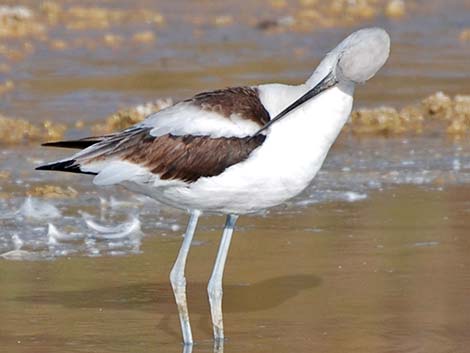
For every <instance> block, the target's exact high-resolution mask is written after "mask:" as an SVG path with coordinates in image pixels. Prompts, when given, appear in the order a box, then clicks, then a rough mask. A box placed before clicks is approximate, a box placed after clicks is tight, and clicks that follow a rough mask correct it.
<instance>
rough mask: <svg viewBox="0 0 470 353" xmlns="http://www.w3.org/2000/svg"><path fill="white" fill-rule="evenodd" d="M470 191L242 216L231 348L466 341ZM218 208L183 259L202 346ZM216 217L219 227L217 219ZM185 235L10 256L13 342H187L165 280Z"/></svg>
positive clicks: (447, 348) (7, 285)
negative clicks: (93, 251)
mask: <svg viewBox="0 0 470 353" xmlns="http://www.w3.org/2000/svg"><path fill="white" fill-rule="evenodd" d="M469 200H470V188H469V187H468V186H454V187H445V188H443V190H441V191H436V190H430V189H425V188H420V187H415V186H400V187H395V188H392V189H390V190H387V191H383V192H380V191H376V192H374V193H372V194H371V195H370V197H369V198H368V199H366V200H363V201H358V202H355V203H349V202H329V203H325V204H321V205H316V206H312V207H309V208H307V209H303V210H302V212H294V213H291V214H284V215H268V216H266V217H244V218H241V220H240V225H239V228H240V230H239V231H238V232H237V233H236V236H235V238H234V242H233V246H232V248H231V250H230V254H229V259H228V264H227V268H226V275H225V287H224V295H225V297H224V313H225V321H226V331H227V337H228V338H227V341H226V343H225V350H224V351H225V352H247V351H249V352H287V351H296V352H312V351H320V352H344V351H350V352H464V351H466V347H468V345H469V344H470V338H469V336H468V330H469V329H470V317H469V315H468V313H469V312H470V301H469V300H468V293H469V290H470V272H469V266H470V262H469V257H468V253H469V251H470V242H469V241H468V234H470V224H469V222H468V219H469V216H470V201H469ZM222 222H223V219H222V218H221V217H208V218H204V219H203V221H202V226H201V227H200V228H201V229H202V230H200V231H199V232H198V234H197V236H196V239H197V240H198V241H199V242H202V243H198V244H197V246H193V248H192V250H191V253H190V257H189V267H188V273H187V277H188V290H189V308H190V312H191V318H192V322H193V330H194V335H195V337H196V342H197V345H196V346H195V347H194V352H211V351H212V343H211V327H210V325H209V323H210V319H209V311H208V310H209V309H208V304H207V300H206V290H205V286H206V282H207V279H208V276H209V273H210V268H211V266H212V261H213V259H212V258H213V257H214V256H215V252H216V246H217V241H218V237H219V233H220V229H212V230H208V229H207V228H206V226H209V227H212V225H215V224H217V225H221V224H222ZM219 228H220V227H219ZM179 243H180V238H179V237H171V238H166V237H162V236H161V235H159V234H158V232H156V234H154V235H153V236H150V237H148V238H146V239H145V240H144V243H143V248H142V250H143V253H142V254H140V255H135V256H127V257H103V258H80V257H70V258H60V259H57V260H56V261H54V262H48V261H46V262H44V261H43V262H28V261H26V262H2V264H1V267H0V278H2V291H1V292H0V311H1V316H2V322H3V323H4V324H2V326H1V329H0V342H1V345H2V347H3V349H5V351H8V352H12V353H14V352H33V351H34V352H51V353H53V352H63V351H64V350H65V351H67V352H129V351H132V352H150V351H151V352H154V351H155V352H162V351H163V352H180V351H182V346H181V345H180V333H179V324H178V321H177V315H176V308H175V305H174V303H173V298H172V293H171V289H170V286H169V283H168V272H169V269H170V267H171V265H172V262H173V260H174V258H175V255H176V253H177V250H178V247H179Z"/></svg>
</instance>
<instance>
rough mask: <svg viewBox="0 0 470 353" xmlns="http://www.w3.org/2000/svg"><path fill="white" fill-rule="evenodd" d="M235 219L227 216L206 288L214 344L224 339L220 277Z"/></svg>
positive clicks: (233, 216) (234, 216)
mask: <svg viewBox="0 0 470 353" xmlns="http://www.w3.org/2000/svg"><path fill="white" fill-rule="evenodd" d="M237 218H238V215H233V214H230V215H228V216H227V221H226V223H225V227H224V233H223V234H222V240H221V241H220V245H219V250H218V252H217V258H216V260H215V265H214V269H213V270H212V275H211V278H210V280H209V284H208V286H207V293H208V294H209V304H210V307H211V316H212V326H213V329H214V339H215V340H216V343H217V342H220V343H222V341H223V339H224V323H223V320H222V277H223V274H224V267H225V260H226V259H227V253H228V249H229V247H230V240H231V239H232V234H233V229H234V228H235V222H236V221H237Z"/></svg>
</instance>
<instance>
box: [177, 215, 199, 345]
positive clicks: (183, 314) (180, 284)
mask: <svg viewBox="0 0 470 353" xmlns="http://www.w3.org/2000/svg"><path fill="white" fill-rule="evenodd" d="M200 215H201V212H200V211H197V210H196V211H192V212H191V216H190V218H189V222H188V227H187V228H186V233H185V234H184V239H183V243H182V245H181V249H180V251H179V253H178V257H177V258H176V261H175V264H174V265H173V268H172V269H171V272H170V281H171V286H172V288H173V294H174V295H175V300H176V304H177V306H178V313H179V318H180V323H181V331H182V333H183V342H184V344H185V345H192V344H193V335H192V333H191V325H190V323H189V312H188V304H187V302H186V278H185V277H184V269H185V266H186V258H187V257H188V253H189V248H190V247H191V242H192V240H193V236H194V232H195V231H196V226H197V221H198V219H199V216H200Z"/></svg>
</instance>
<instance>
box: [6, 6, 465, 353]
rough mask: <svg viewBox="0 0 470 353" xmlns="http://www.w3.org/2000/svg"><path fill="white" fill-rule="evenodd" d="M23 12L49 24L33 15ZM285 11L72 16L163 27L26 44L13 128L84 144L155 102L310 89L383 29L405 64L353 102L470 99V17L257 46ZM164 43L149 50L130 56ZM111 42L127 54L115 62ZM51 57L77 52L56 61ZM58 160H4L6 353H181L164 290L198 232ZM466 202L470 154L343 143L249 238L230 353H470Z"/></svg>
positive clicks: (206, 252)
mask: <svg viewBox="0 0 470 353" xmlns="http://www.w3.org/2000/svg"><path fill="white" fill-rule="evenodd" d="M307 2H308V1H305V3H307ZM6 3H10V4H16V2H13V1H6ZM22 3H23V4H25V5H26V6H30V7H31V8H33V9H35V11H36V10H37V2H35V1H23V2H22ZM282 3H283V2H282V1H254V2H250V4H249V5H244V6H241V5H240V4H245V2H235V1H226V2H220V3H218V4H217V6H215V5H214V4H213V3H211V4H209V3H208V2H205V1H198V2H193V1H186V0H185V1H179V2H153V1H145V0H140V1H135V2H132V3H131V2H129V1H124V0H120V1H116V2H113V3H112V4H111V2H102V3H101V2H99V3H98V2H94V1H87V2H86V3H83V2H75V1H68V2H67V4H63V5H64V6H65V7H67V6H69V5H70V6H73V5H75V6H76V5H77V4H78V5H83V4H84V5H86V6H88V5H89V6H98V5H99V6H104V7H108V8H113V7H115V8H120V9H124V10H126V11H127V10H129V11H134V10H135V9H138V8H147V9H150V10H152V11H159V12H160V13H161V14H162V15H163V16H164V19H165V22H164V24H163V25H152V26H153V27H151V26H150V25H146V24H142V23H139V22H135V21H134V22H132V21H131V22H129V23H126V24H125V25H122V26H114V27H113V26H111V27H109V28H106V29H104V30H102V29H96V28H86V29H84V30H79V31H75V32H74V31H73V30H69V29H67V23H60V24H59V25H57V26H55V27H53V29H52V30H51V31H49V32H48V38H46V39H41V40H38V41H34V40H30V39H27V41H30V42H31V43H32V45H33V47H34V50H32V51H31V53H30V54H28V55H27V56H25V57H24V58H23V59H21V60H20V59H15V58H14V59H8V60H6V62H7V64H8V66H9V67H10V70H6V71H5V70H4V69H2V70H0V71H1V72H0V80H2V81H3V80H5V79H9V80H12V82H13V83H14V88H13V89H12V90H11V91H8V92H7V93H4V94H3V95H2V96H1V100H0V113H2V114H6V115H9V116H11V117H21V118H25V119H28V120H31V121H43V120H44V119H50V120H52V121H54V122H65V123H67V124H68V125H69V126H74V123H75V121H77V120H82V121H84V125H85V127H84V128H78V127H77V128H76V129H75V128H74V129H71V130H69V131H68V132H67V136H83V135H84V134H86V133H87V129H88V128H87V126H88V125H89V124H92V123H96V122H98V121H101V119H102V118H103V117H105V116H106V115H108V114H110V113H112V112H115V111H116V110H117V109H119V108H122V107H127V106H130V105H134V104H139V103H143V102H146V101H151V100H154V99H156V98H164V97H172V98H173V99H180V98H184V97H187V96H190V95H191V94H193V93H195V92H197V91H201V90H204V89H211V88H219V87H224V86H230V85H241V84H254V83H259V82H273V81H274V82H287V83H296V82H300V81H302V80H304V79H305V78H306V77H307V76H308V75H309V74H310V71H311V69H312V68H313V67H314V66H315V65H316V64H317V63H318V61H319V60H320V59H321V56H322V55H323V53H324V52H325V51H327V50H328V49H330V48H331V47H332V46H333V45H334V44H335V43H336V42H337V41H339V40H340V39H341V38H343V37H344V36H345V35H346V34H347V33H349V32H350V31H351V30H352V27H360V26H365V25H379V26H383V27H385V28H386V29H387V30H388V31H389V32H390V34H391V36H392V41H393V47H392V55H391V58H390V61H389V63H388V64H387V66H386V67H385V68H384V70H382V71H381V72H380V74H379V75H378V76H377V77H376V78H374V80H372V81H371V82H370V83H368V84H367V85H365V86H362V87H359V88H358V90H357V105H359V106H367V107H371V106H379V105H382V104H389V105H393V106H397V107H402V106H404V105H405V104H408V103H416V102H418V101H419V100H420V99H422V98H423V97H425V96H427V95H428V94H430V93H433V92H435V91H438V90H443V91H445V92H446V93H448V94H450V95H453V94H457V93H459V94H469V93H470V91H469V89H470V87H469V85H468V78H469V69H468V58H469V56H470V44H469V43H470V42H469V41H468V40H462V39H461V38H460V33H461V31H462V30H464V29H465V28H468V27H470V17H469V14H470V11H469V9H470V4H469V3H468V1H446V2H441V1H407V2H406V4H407V11H406V13H405V15H404V16H403V17H401V18H399V19H390V18H388V17H386V16H384V15H383V14H382V15H377V16H375V17H373V18H370V19H367V20H362V21H358V22H357V23H355V25H354V26H351V25H345V26H342V25H341V23H340V22H341V21H336V22H335V23H334V26H333V27H328V26H324V27H314V28H313V27H312V28H311V30H309V31H305V30H301V31H297V30H295V28H293V29H286V30H279V31H278V29H275V30H274V31H263V30H259V29H257V28H256V27H257V23H258V22H259V21H261V20H266V19H268V20H269V19H278V18H283V16H290V15H292V16H294V15H295V14H296V13H297V12H296V11H297V10H290V9H291V6H292V7H295V6H297V8H298V3H297V2H295V1H288V2H286V3H287V4H288V5H289V6H288V7H287V8H286V7H282V6H281V7H279V5H276V4H281V5H282ZM378 3H379V2H378ZM35 6H36V7H35ZM276 6H278V7H276ZM188 14H190V15H188ZM235 14H237V15H235ZM224 16H225V17H224ZM227 16H229V17H228V18H229V20H227ZM230 16H231V17H230ZM294 17H295V16H294ZM230 18H231V20H230ZM213 19H218V21H219V24H214V21H213ZM295 19H297V17H295ZM224 21H225V22H224ZM227 21H228V23H226V22H227ZM149 26H150V27H149ZM149 28H151V29H152V31H153V32H154V33H155V36H156V38H155V39H154V40H149V41H144V42H143V43H137V42H135V41H133V40H132V39H131V38H133V35H135V33H139V32H140V31H143V30H148V29H149ZM106 33H108V34H109V33H111V34H113V35H119V36H122V38H123V39H122V40H123V44H121V45H117V46H109V45H105V44H103V43H104V42H103V35H105V34H106ZM50 40H64V41H65V42H66V44H67V46H66V47H65V48H64V49H60V48H55V49H54V48H53V47H51V44H50V43H51V42H50ZM9 43H10V42H9V41H7V44H8V45H9ZM73 43H79V44H77V45H75V44H73ZM80 43H81V44H80ZM0 59H1V60H3V59H4V55H3V54H2V56H1V57H0ZM3 61H4V60H3ZM3 61H2V62H3ZM2 62H0V64H1V63H2ZM62 156H64V151H55V150H46V149H39V148H36V146H11V147H8V148H7V147H2V151H1V153H0V256H2V258H1V259H0V287H1V290H0V347H2V349H0V351H5V352H64V351H66V352H130V351H136V352H149V351H150V352H152V351H155V352H181V351H182V350H183V347H182V346H181V345H180V333H179V323H178V321H177V315H176V308H175V305H174V302H173V298H172V293H171V290H170V286H169V282H168V272H169V269H170V268H171V265H172V263H173V261H174V258H175V256H176V253H177V251H178V248H179V245H180V243H181V235H182V233H183V230H184V227H185V222H186V220H187V219H186V215H184V214H182V213H181V212H179V211H175V210H172V209H169V208H167V207H165V206H163V205H159V204H156V203H154V202H152V201H149V200H147V199H145V198H142V197H138V196H135V195H132V194H130V193H128V192H126V191H124V190H122V189H120V188H109V189H108V188H104V189H98V188H95V187H93V186H91V183H90V178H89V177H86V176H84V177H78V176H75V175H56V174H53V173H37V172H34V171H33V168H34V166H36V165H38V164H40V163H41V162H43V161H45V160H50V159H54V158H61V157H62ZM469 185H470V144H469V140H468V135H465V136H464V137H462V138H461V139H460V140H451V139H448V138H446V137H444V136H443V134H440V133H438V132H436V133H434V132H432V133H426V134H423V135H422V136H418V137H417V136H400V137H395V138H391V139H385V138H383V137H370V138H362V139H359V138H357V137H354V136H352V135H350V134H347V133H346V134H343V135H342V136H341V138H340V140H339V141H338V143H337V144H336V145H335V146H334V148H333V150H332V153H331V154H330V156H329V157H328V159H327V161H326V164H325V166H324V168H323V169H322V171H321V172H320V173H319V175H318V176H317V178H316V182H315V183H314V185H312V186H311V187H310V188H308V189H307V190H306V191H305V192H304V193H303V194H302V195H300V196H299V197H298V198H296V199H294V200H291V201H290V202H288V203H286V205H282V206H280V207H277V208H275V209H272V210H270V211H269V212H267V213H264V214H260V215H255V216H250V217H242V218H241V219H240V222H239V228H238V231H237V233H236V235H235V237H234V241H233V246H232V248H231V251H230V255H229V260H228V264H227V269H226V276H225V289H224V294H225V298H224V300H225V301H224V313H225V321H226V331H227V332H226V333H227V336H228V339H227V342H226V344H225V346H224V351H225V352H275V353H281V352H287V351H296V352H314V351H321V352H344V351H352V352H400V353H401V352H466V351H468V346H469V345H470V338H469V335H468V332H469V330H470V307H469V305H470V300H469V294H470V269H469V266H470V263H469V260H468V259H469V257H468V252H469V247H470V243H469V241H468V235H469V234H470V221H469V219H470V187H469ZM51 186H52V187H57V188H56V189H54V188H53V189H51ZM71 188H72V189H71ZM27 195H31V198H27ZM222 224H223V219H222V218H221V217H215V216H210V217H204V218H203V220H202V222H201V225H200V226H199V228H198V229H199V231H198V233H197V236H196V240H195V242H194V244H193V245H194V246H193V247H192V250H191V254H190V258H189V268H188V282H189V284H188V285H189V288H188V289H189V304H190V312H191V318H192V324H193V330H194V336H195V339H196V342H197V345H196V346H195V347H194V350H193V351H194V352H212V351H213V347H212V341H211V327H210V325H209V310H208V304H207V300H206V290H205V286H206V283H207V279H208V277H209V273H210V270H211V266H212V263H213V258H214V256H215V252H216V248H217V242H218V238H219V235H220V232H221V225H222ZM51 227H52V228H51ZM5 254H9V255H7V256H6V255H5ZM14 260H15V261H14ZM185 353H189V352H185Z"/></svg>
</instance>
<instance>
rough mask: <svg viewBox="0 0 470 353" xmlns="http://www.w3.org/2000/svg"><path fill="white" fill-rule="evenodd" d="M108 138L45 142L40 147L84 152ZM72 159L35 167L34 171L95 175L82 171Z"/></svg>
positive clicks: (78, 164)
mask: <svg viewBox="0 0 470 353" xmlns="http://www.w3.org/2000/svg"><path fill="white" fill-rule="evenodd" d="M108 136H109V135H105V136H95V137H87V138H83V139H79V140H68V141H55V142H46V143H43V144H42V146H47V147H62V148H73V149H80V150H84V149H86V148H88V147H90V146H92V145H95V144H97V143H98V142H101V141H103V140H104V139H105V138H106V137H108ZM74 157H75V156H72V157H71V158H68V159H64V160H60V161H55V162H51V163H47V164H44V165H41V166H39V167H36V168H35V169H36V170H52V171H59V172H69V173H80V174H92V175H96V174H97V173H94V172H90V171H84V170H82V169H81V164H80V162H79V161H77V159H75V158H74Z"/></svg>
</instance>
